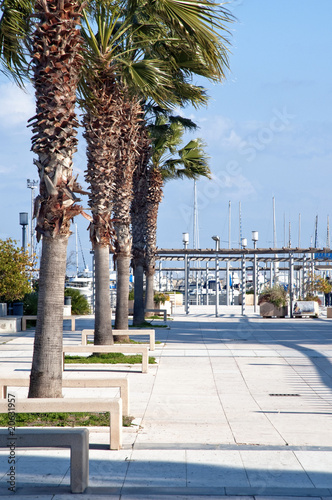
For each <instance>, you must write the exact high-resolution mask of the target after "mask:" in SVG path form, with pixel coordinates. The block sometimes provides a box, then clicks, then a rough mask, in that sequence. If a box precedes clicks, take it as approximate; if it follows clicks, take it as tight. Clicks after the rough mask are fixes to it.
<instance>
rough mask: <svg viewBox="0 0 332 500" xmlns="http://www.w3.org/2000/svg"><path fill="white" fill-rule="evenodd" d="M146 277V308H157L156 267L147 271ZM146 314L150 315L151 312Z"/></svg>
mask: <svg viewBox="0 0 332 500" xmlns="http://www.w3.org/2000/svg"><path fill="white" fill-rule="evenodd" d="M145 279H146V291H145V308H146V309H154V308H155V306H154V287H153V284H154V283H153V282H154V268H152V270H151V269H150V270H149V271H147V272H146V274H145ZM146 316H149V313H147V314H146ZM150 316H151V313H150Z"/></svg>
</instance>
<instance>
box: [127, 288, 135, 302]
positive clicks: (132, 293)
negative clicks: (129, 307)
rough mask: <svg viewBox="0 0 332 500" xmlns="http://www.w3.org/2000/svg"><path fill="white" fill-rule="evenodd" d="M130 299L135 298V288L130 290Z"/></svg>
mask: <svg viewBox="0 0 332 500" xmlns="http://www.w3.org/2000/svg"><path fill="white" fill-rule="evenodd" d="M128 299H129V300H134V289H132V290H130V292H129V297H128Z"/></svg>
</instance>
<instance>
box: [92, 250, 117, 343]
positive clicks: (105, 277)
mask: <svg viewBox="0 0 332 500" xmlns="http://www.w3.org/2000/svg"><path fill="white" fill-rule="evenodd" d="M94 253H95V291H96V292H95V335H94V344H95V345H106V344H113V343H114V341H113V335H112V311H111V298H110V271H109V247H108V246H105V245H98V244H95V245H94Z"/></svg>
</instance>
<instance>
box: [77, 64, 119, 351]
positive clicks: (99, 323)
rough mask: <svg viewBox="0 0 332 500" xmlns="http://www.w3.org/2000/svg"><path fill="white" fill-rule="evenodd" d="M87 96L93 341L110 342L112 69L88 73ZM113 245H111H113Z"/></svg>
mask: <svg viewBox="0 0 332 500" xmlns="http://www.w3.org/2000/svg"><path fill="white" fill-rule="evenodd" d="M88 83H89V89H90V92H91V94H92V95H91V96H90V100H86V101H85V111H86V112H85V116H84V119H83V123H84V127H85V133H84V137H85V139H86V141H87V157H88V168H87V173H86V176H85V178H86V180H87V182H88V183H89V184H90V194H89V205H90V207H91V211H92V216H93V220H92V222H91V224H90V240H91V242H92V246H93V249H94V253H95V277H96V281H95V286H96V302H95V333H94V343H95V344H96V345H103V344H113V342H114V339H113V335H112V314H111V301H110V286H109V252H110V248H111V238H112V237H113V233H114V229H113V225H112V222H111V209H112V198H113V188H114V185H113V184H114V175H115V168H116V166H115V162H116V158H117V155H118V140H119V135H120V130H119V127H118V121H119V120H118V118H119V117H118V114H119V92H118V90H117V86H116V83H115V80H114V76H113V72H112V70H111V69H109V70H106V69H103V70H101V71H97V69H96V70H95V71H94V72H93V73H91V74H90V75H89V79H88ZM112 249H113V247H112Z"/></svg>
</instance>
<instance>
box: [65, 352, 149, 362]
mask: <svg viewBox="0 0 332 500" xmlns="http://www.w3.org/2000/svg"><path fill="white" fill-rule="evenodd" d="M65 363H82V364H89V363H109V364H112V365H115V364H117V363H125V364H127V365H128V364H129V365H136V364H139V363H142V355H141V354H135V355H132V356H126V355H125V354H122V353H121V352H105V353H100V354H91V355H90V356H65ZM155 363H156V358H154V357H153V356H149V364H150V365H154V364H155Z"/></svg>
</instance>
